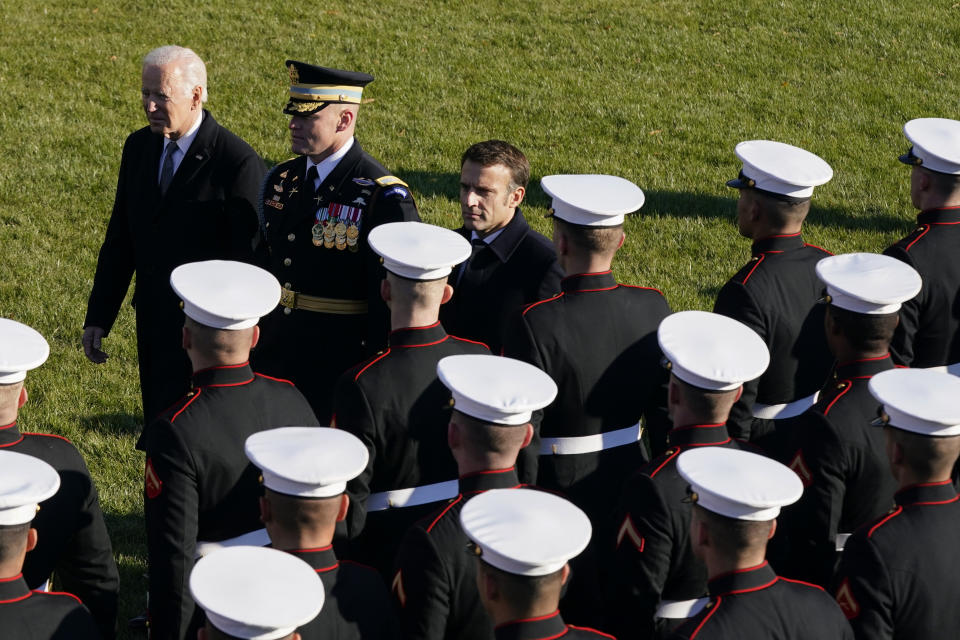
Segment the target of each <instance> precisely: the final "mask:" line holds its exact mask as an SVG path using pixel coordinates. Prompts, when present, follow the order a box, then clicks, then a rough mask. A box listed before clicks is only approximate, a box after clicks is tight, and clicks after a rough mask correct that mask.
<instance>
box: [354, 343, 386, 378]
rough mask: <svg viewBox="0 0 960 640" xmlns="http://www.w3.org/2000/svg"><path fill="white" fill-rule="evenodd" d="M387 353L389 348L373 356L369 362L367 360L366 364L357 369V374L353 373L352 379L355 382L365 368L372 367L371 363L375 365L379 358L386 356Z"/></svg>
mask: <svg viewBox="0 0 960 640" xmlns="http://www.w3.org/2000/svg"><path fill="white" fill-rule="evenodd" d="M389 353H390V349H387V350H386V351H384V352H383V353H381V354H380V355H378V356H376V357H374V358H373V359H372V360H371V361H370V362H368V363H367V364H365V365H364V366H363V367H362V368H361V369H360V371H357V375H355V376H354V377H353V381H354V382H356V381H357V380H359V379H360V376H362V375H363V373H364V372H365V371H366V370H367V369H369V368H370V367H372V366H373V365H375V364H376V363H377V362H379V361H380V360H383V359H384V358H386V357H387V354H389Z"/></svg>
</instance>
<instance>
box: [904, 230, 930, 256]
mask: <svg viewBox="0 0 960 640" xmlns="http://www.w3.org/2000/svg"><path fill="white" fill-rule="evenodd" d="M932 228H933V227H932V226H931V225H929V224H925V225H923V231H921V232H920V235H918V236H917V237H916V238H914V239H913V240H912V241H911V242H910V243H909V244H908V245H907V246H906V247H904V248H903V250H904V252H909V251H910V248H911V247H912V246H913V245H915V244H917V242H918V241H919V240H920V238H922V237H923V236H925V235H927V232H928V231H930V229H932ZM914 233H916V232H914Z"/></svg>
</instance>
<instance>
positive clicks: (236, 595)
mask: <svg viewBox="0 0 960 640" xmlns="http://www.w3.org/2000/svg"><path fill="white" fill-rule="evenodd" d="M190 594H191V595H192V596H193V599H194V600H196V602H197V605H198V606H199V607H200V608H201V609H203V611H204V613H206V622H205V624H204V627H203V628H202V629H200V630H199V632H198V633H197V638H198V639H199V640H226V639H231V640H232V639H237V640H301V638H303V639H304V640H306V636H301V634H300V633H298V632H297V629H298V628H299V627H303V626H305V625H307V624H308V623H309V622H310V621H311V620H313V619H314V618H316V616H317V614H318V613H320V611H321V610H322V607H323V606H324V595H325V594H324V587H323V582H321V581H320V577H319V576H318V575H317V573H316V572H315V571H314V570H313V569H311V568H310V566H309V565H307V564H306V563H305V562H302V561H300V560H298V559H297V558H294V557H293V556H291V555H289V554H287V553H284V552H282V551H277V550H276V549H264V548H261V547H248V546H238V547H231V548H227V549H218V550H217V551H214V552H213V553H211V554H210V555H208V556H205V557H203V558H201V559H200V560H199V561H198V562H197V564H196V566H195V567H193V570H192V571H191V572H190Z"/></svg>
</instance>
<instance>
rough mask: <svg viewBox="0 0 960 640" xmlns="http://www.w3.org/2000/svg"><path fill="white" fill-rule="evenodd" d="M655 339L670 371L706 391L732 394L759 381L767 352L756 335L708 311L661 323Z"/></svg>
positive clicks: (671, 317)
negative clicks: (740, 387) (756, 380)
mask: <svg viewBox="0 0 960 640" xmlns="http://www.w3.org/2000/svg"><path fill="white" fill-rule="evenodd" d="M657 340H658V341H659V343H660V349H661V350H663V354H664V357H665V358H666V360H667V362H668V363H669V366H670V372H671V373H673V375H675V376H677V378H679V379H680V380H682V381H684V382H686V383H687V384H690V385H693V386H694V387H697V388H700V389H707V390H709V391H731V390H733V389H736V388H737V387H739V386H740V385H742V384H743V383H744V382H749V381H750V380H754V379H756V378H759V377H760V376H761V375H762V374H763V372H764V371H766V370H767V365H769V364H770V352H769V350H768V349H767V345H766V344H765V343H764V342H763V339H762V338H761V337H760V336H759V335H757V332H756V331H754V330H753V329H751V328H750V327H748V326H747V325H745V324H743V323H742V322H740V321H738V320H734V319H732V318H728V317H727V316H723V315H720V314H718V313H711V312H709V311H679V312H677V313H673V314H671V315H669V316H667V317H666V318H664V319H663V320H662V321H661V322H660V327H659V328H658V329H657Z"/></svg>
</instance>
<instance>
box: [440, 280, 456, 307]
mask: <svg viewBox="0 0 960 640" xmlns="http://www.w3.org/2000/svg"><path fill="white" fill-rule="evenodd" d="M452 297H453V287H451V286H450V284H449V283H447V284H445V285H443V295H442V296H441V297H440V304H447V303H448V302H450V298H452Z"/></svg>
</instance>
